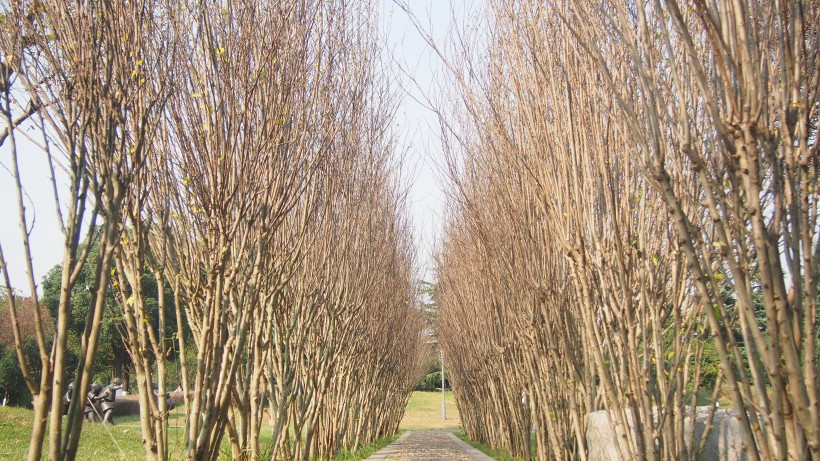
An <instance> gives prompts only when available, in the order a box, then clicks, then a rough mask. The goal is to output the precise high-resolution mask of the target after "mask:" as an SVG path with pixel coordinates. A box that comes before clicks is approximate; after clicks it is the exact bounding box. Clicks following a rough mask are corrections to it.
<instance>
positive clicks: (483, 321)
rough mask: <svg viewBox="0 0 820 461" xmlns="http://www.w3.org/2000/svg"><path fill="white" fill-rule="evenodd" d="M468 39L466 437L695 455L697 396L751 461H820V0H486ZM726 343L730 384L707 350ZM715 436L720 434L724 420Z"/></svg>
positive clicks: (454, 253)
mask: <svg viewBox="0 0 820 461" xmlns="http://www.w3.org/2000/svg"><path fill="white" fill-rule="evenodd" d="M486 11H487V15H486V16H485V18H486V21H487V23H488V24H489V27H488V31H489V32H487V33H486V34H481V33H475V32H471V31H470V30H465V31H464V33H463V35H461V36H460V39H459V40H457V41H454V42H452V43H451V45H452V46H453V48H452V49H451V50H450V51H452V53H449V54H448V53H447V50H442V52H441V54H442V55H444V56H457V57H456V58H452V59H450V60H449V61H448V65H449V69H450V71H451V75H452V76H453V77H454V78H453V82H454V83H453V84H452V85H451V86H450V87H449V92H448V93H447V94H449V95H450V98H449V101H450V102H451V105H445V104H443V105H441V106H440V115H441V121H442V133H443V137H444V140H445V144H446V146H447V148H448V154H449V157H448V158H449V159H450V162H449V165H450V172H451V174H450V176H451V177H452V179H453V190H454V193H453V197H454V199H453V200H452V201H451V208H450V215H449V218H448V223H447V226H446V236H445V238H444V242H443V249H442V254H441V257H440V260H439V265H438V271H439V274H438V275H439V287H438V300H437V301H438V304H439V306H440V325H439V328H440V335H441V338H442V340H441V341H442V347H443V350H444V353H445V355H446V356H447V355H449V356H450V357H451V360H450V364H451V365H450V369H451V378H452V383H453V388H454V390H455V392H456V398H457V400H458V402H459V408H460V411H461V416H462V420H463V423H464V427H465V430H466V431H467V433H468V435H469V436H470V437H471V438H473V439H475V440H480V441H483V442H486V443H489V444H490V445H492V446H495V447H501V448H504V449H507V450H509V451H511V452H512V453H513V454H514V455H517V456H528V455H529V451H530V447H529V445H530V433H531V430H533V429H534V433H535V438H536V445H537V448H536V458H537V459H539V460H546V459H587V456H588V448H589V447H588V445H587V438H586V435H585V431H586V426H587V418H588V414H589V413H590V412H593V411H596V410H601V409H603V410H606V411H607V414H608V416H609V421H610V425H611V426H612V429H613V433H615V435H616V436H615V437H614V441H615V442H614V443H616V444H617V451H618V453H619V455H620V457H621V458H623V459H698V458H699V456H700V455H701V454H702V450H703V445H704V442H705V437H698V438H696V437H695V435H694V434H695V431H694V430H693V429H694V424H695V419H694V418H688V417H687V416H689V415H692V414H694V413H695V411H696V406H697V400H698V392H699V391H701V392H702V393H704V392H712V395H711V401H712V402H713V403H712V404H711V405H710V408H709V411H708V413H707V417H706V421H707V426H711V423H712V421H713V419H712V418H713V416H714V414H715V404H714V402H715V401H716V400H717V396H718V393H719V392H721V389H722V392H723V393H724V396H725V397H726V398H728V399H729V400H731V402H732V409H733V410H734V411H735V412H736V415H737V419H738V422H739V427H740V436H741V437H742V440H743V444H744V445H745V447H746V456H748V459H754V460H757V459H778V460H786V459H794V460H797V459H820V390H819V389H818V388H819V387H820V386H818V384H820V381H819V378H818V359H819V358H820V348H818V343H817V341H818V336H819V335H820V334H819V333H818V332H819V331H820V329H819V328H818V319H817V314H818V305H817V298H818V273H820V263H818V260H819V259H820V246H818V234H817V231H818V223H819V222H820V221H818V201H820V193H819V192H818V181H817V175H818V173H820V160H819V159H820V157H818V145H820V143H818V139H817V135H818V116H819V115H820V114H819V113H818V111H820V103H818V88H820V69H818V52H820V43H818V40H820V5H818V3H817V2H810V1H799V0H792V1H786V0H783V1H780V0H775V1H755V0H730V1H708V0H703V1H682V0H669V1H663V2H662V1H658V0H639V1H622V0H597V1H586V0H583V1H582V0H557V1H549V2H544V1H529V0H519V1H514V2H507V1H491V2H489V5H488V8H487V10H486ZM707 346H708V347H711V348H713V349H714V350H716V351H717V355H718V357H719V365H720V372H719V376H718V385H717V386H714V390H711V389H708V390H707V389H702V383H703V354H704V350H705V348H706V347H707ZM707 428H708V427H707Z"/></svg>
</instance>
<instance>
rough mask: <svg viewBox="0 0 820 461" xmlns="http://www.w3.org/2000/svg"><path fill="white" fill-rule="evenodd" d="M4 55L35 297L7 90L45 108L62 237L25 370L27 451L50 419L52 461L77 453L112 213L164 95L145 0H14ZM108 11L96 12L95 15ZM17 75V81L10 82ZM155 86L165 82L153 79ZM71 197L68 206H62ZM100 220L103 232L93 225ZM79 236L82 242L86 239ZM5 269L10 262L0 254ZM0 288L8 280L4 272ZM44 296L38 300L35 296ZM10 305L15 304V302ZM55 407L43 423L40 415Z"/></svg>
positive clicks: (114, 236) (33, 453) (113, 241)
mask: <svg viewBox="0 0 820 461" xmlns="http://www.w3.org/2000/svg"><path fill="white" fill-rule="evenodd" d="M3 13H4V23H5V32H4V34H3V39H2V40H3V43H2V48H3V55H4V58H5V62H6V64H7V66H5V67H4V69H5V75H6V81H5V83H6V85H5V87H4V89H5V92H6V100H5V101H6V109H8V110H6V118H7V130H6V133H7V134H8V137H9V139H10V143H11V149H12V157H13V163H14V165H15V166H14V170H15V177H16V178H17V189H18V191H19V193H18V203H19V209H20V223H21V230H22V232H23V238H22V242H23V246H24V247H25V248H26V254H27V261H28V263H27V264H28V267H27V272H28V275H29V285H30V287H29V289H30V290H31V292H32V294H33V296H35V297H36V296H37V295H36V292H37V285H36V282H35V280H34V270H33V267H32V261H31V252H30V248H29V242H28V238H27V235H28V232H29V229H28V228H27V226H28V224H27V222H28V219H27V214H26V210H25V207H24V202H23V198H22V193H23V185H22V184H21V182H20V176H19V172H18V169H17V161H16V159H17V155H18V154H17V145H16V144H17V143H16V139H15V130H14V128H15V127H16V126H17V125H18V124H19V122H18V121H17V120H19V118H18V119H17V120H13V119H12V117H11V115H12V114H11V108H12V105H11V104H12V103H11V96H10V94H11V91H12V87H13V86H15V85H19V88H21V90H23V91H25V93H27V94H28V96H29V98H30V100H31V101H32V104H33V105H34V106H36V107H38V108H40V112H39V114H40V122H41V123H40V128H41V130H42V132H43V136H44V139H43V148H44V150H45V154H46V156H47V157H48V159H49V165H50V167H51V175H52V184H53V189H54V194H55V205H56V209H57V213H58V216H59V222H60V225H61V231H62V232H63V235H64V236H65V243H64V257H63V264H62V278H61V296H60V302H59V307H58V312H57V318H56V322H57V326H56V331H55V334H54V339H53V343H52V346H51V347H50V349H49V348H47V344H46V341H45V338H44V335H43V334H42V331H43V328H44V327H43V325H42V320H40V319H38V320H37V324H38V328H37V329H38V333H37V335H36V336H37V342H38V348H39V351H40V356H41V359H42V363H43V370H42V373H41V379H40V382H39V383H35V382H34V381H33V380H32V379H31V370H30V369H29V368H28V365H27V364H25V363H24V361H23V360H22V358H21V367H22V368H24V369H26V371H25V372H24V374H25V375H26V376H27V383H28V385H29V389H30V390H31V392H32V395H33V396H34V406H35V418H34V425H33V430H32V437H31V443H30V446H29V459H40V454H41V450H42V442H43V439H44V436H45V427H46V424H47V422H48V424H49V434H50V435H49V443H48V453H49V458H50V459H63V458H68V459H73V458H74V456H75V454H76V450H77V444H78V442H79V435H80V431H81V428H82V424H81V419H80V418H81V414H82V408H83V405H82V404H81V401H82V399H80V398H79V396H80V395H85V392H86V390H87V388H88V385H89V384H90V381H91V366H92V363H93V362H94V359H95V356H96V351H97V343H98V340H99V334H100V323H101V322H100V320H101V319H102V315H103V309H104V307H105V293H106V290H107V288H108V285H109V280H110V276H111V275H110V271H109V269H110V264H111V261H112V256H113V253H114V248H115V247H116V245H117V244H118V241H119V236H120V230H119V225H118V221H119V216H120V214H121V205H122V201H123V197H124V194H125V190H126V189H127V188H128V185H129V184H130V182H131V179H132V177H133V175H134V174H136V173H137V172H138V171H140V169H141V168H142V167H143V165H144V158H145V155H144V154H145V147H146V145H147V141H146V138H147V136H149V135H150V133H151V131H152V129H153V127H154V124H155V122H156V120H157V114H158V113H159V112H160V110H161V101H162V95H161V94H159V93H157V92H155V91H154V89H155V86H154V85H153V84H151V85H146V77H147V73H146V72H145V70H144V69H143V67H142V65H143V61H142V59H143V57H142V53H144V52H146V49H147V48H148V47H150V46H152V42H151V40H150V39H149V36H150V33H151V30H152V25H153V22H152V20H153V10H152V5H150V4H141V3H129V4H114V3H109V2H103V3H99V4H92V5H87V4H85V3H82V2H69V3H64V2H56V3H42V2H34V3H30V4H28V5H23V4H13V5H10V6H9V7H8V8H6V9H5V10H4V12H3ZM103 18H104V19H105V20H102V19H103ZM12 74H15V75H16V76H17V80H16V83H15V82H12V81H11V77H12ZM160 86H161V85H160ZM55 165H56V166H57V168H61V169H63V170H65V171H66V172H67V176H68V179H69V187H68V193H67V194H68V196H67V197H64V196H62V195H61V194H63V191H64V189H63V187H61V185H60V184H58V180H57V179H56V175H55ZM64 203H67V204H68V205H67V208H63V204H64ZM98 218H101V219H102V223H101V231H100V233H99V234H96V233H95V231H94V229H95V228H96V225H97V219H98ZM95 235H99V236H100V242H99V245H100V252H99V256H98V257H97V259H96V260H95V261H87V256H88V250H89V248H90V247H91V245H89V244H88V243H89V242H90V239H92V238H94V236H95ZM81 239H85V244H84V245H81V244H80V241H81ZM87 262H90V263H92V264H93V265H94V267H95V275H94V286H92V287H89V289H90V290H91V292H92V306H91V308H90V309H89V311H88V312H89V314H88V317H87V319H86V327H85V331H84V333H83V335H82V337H81V353H80V362H79V366H78V369H77V370H76V374H75V381H76V383H77V385H76V386H75V387H74V394H73V398H72V405H71V407H70V409H69V412H68V417H67V419H66V421H67V425H66V429H65V431H63V425H62V423H63V419H62V417H61V411H62V409H61V406H60V405H52V403H54V402H58V401H60V399H61V397H62V394H63V392H64V385H65V381H66V372H67V371H66V370H65V358H66V350H67V343H66V339H67V328H68V321H69V319H70V317H71V316H72V311H73V306H72V305H71V299H70V293H71V289H72V286H73V285H74V284H75V283H76V280H77V277H78V275H79V273H80V270H81V269H82V268H83V266H84V265H85V264H86V263H87ZM3 266H4V273H7V271H6V270H5V262H4V263H3ZM6 285H7V289H11V287H9V286H8V285H9V282H8V279H7V280H6ZM37 303H38V304H39V301H37ZM10 308H11V310H12V312H13V311H14V310H15V307H14V305H13V302H12V303H11V304H10ZM49 408H50V414H51V417H50V420H49V419H47V417H46V415H47V413H48V412H49Z"/></svg>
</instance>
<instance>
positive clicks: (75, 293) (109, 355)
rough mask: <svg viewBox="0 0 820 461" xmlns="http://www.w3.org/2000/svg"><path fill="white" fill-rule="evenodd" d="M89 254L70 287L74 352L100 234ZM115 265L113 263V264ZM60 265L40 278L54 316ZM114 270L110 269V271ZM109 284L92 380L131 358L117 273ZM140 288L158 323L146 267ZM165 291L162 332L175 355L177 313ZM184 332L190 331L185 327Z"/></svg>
mask: <svg viewBox="0 0 820 461" xmlns="http://www.w3.org/2000/svg"><path fill="white" fill-rule="evenodd" d="M91 245H92V247H91V250H90V251H89V255H88V263H87V264H86V265H85V266H84V267H83V269H82V271H81V272H80V276H79V278H78V279H77V284H76V285H75V286H74V288H73V289H72V291H71V306H72V315H71V318H70V319H69V339H68V341H69V349H70V350H71V351H72V352H73V353H74V354H77V353H78V352H79V350H80V342H79V338H80V337H81V336H82V334H83V330H84V329H85V324H86V319H87V317H88V311H89V308H90V306H91V303H92V301H93V290H94V280H95V273H96V269H97V259H98V257H99V251H100V247H99V238H95V239H94V240H93V241H92V243H91ZM112 267H114V264H112ZM61 273H62V266H61V265H59V264H58V265H56V266H54V267H53V268H52V269H51V270H50V271H49V272H48V274H46V276H45V277H44V279H43V297H42V303H43V305H44V306H46V308H47V309H48V310H49V312H50V313H51V315H52V316H53V317H54V318H56V316H57V310H58V308H59V304H60V288H61V283H60V277H61ZM112 273H113V272H112ZM109 283H110V286H109V287H108V290H107V292H106V298H105V312H104V314H103V323H102V330H101V332H100V343H99V346H98V347H99V348H98V350H97V360H96V362H95V364H94V380H96V381H98V382H100V383H105V382H108V381H110V380H111V379H112V377H113V375H119V374H120V372H121V370H122V368H123V367H128V366H129V364H130V363H131V358H130V356H129V354H128V350H127V348H126V343H125V341H124V340H123V327H124V325H123V320H122V309H121V306H120V303H119V301H118V299H117V297H118V294H119V287H118V286H117V283H118V281H117V277H116V276H115V277H112V278H111V280H110V282H109ZM142 289H143V292H144V293H145V296H146V300H145V306H146V309H147V311H148V314H149V318H151V319H152V322H151V323H152V324H153V325H159V302H158V301H157V299H158V298H159V287H158V285H157V281H156V279H155V278H154V276H153V274H151V272H150V271H148V270H147V269H146V270H145V271H143V274H142ZM162 289H163V290H164V294H165V302H166V309H165V321H166V324H165V336H166V338H169V340H168V342H167V344H166V345H165V346H166V348H167V349H168V355H169V358H171V359H173V358H174V354H173V351H174V348H173V346H172V344H171V342H172V341H171V339H170V338H172V337H173V336H174V334H175V333H176V331H177V325H176V314H175V313H174V294H173V290H172V289H171V287H170V285H168V284H165V286H164V287H162ZM186 334H190V333H189V332H187V331H186ZM75 367H76V362H74V364H70V365H69V367H68V369H67V370H66V371H67V372H68V373H69V375H73V373H74V370H75Z"/></svg>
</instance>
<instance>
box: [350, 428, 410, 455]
mask: <svg viewBox="0 0 820 461" xmlns="http://www.w3.org/2000/svg"><path fill="white" fill-rule="evenodd" d="M402 432H403V431H399V433H398V434H396V435H393V436H390V437H385V438H383V439H379V440H377V441H375V442H373V443H371V444H369V445H364V446H362V447H360V448H359V449H358V450H356V451H353V452H349V451H343V452H341V453H339V454H338V455H336V457H335V458H334V460H336V461H361V460H363V459H365V458H367V457H369V456H371V455H374V454H375V453H376V452H377V451H379V450H381V449H382V448H384V447H386V446H388V445H390V444H391V443H393V442H394V441H395V440H396V439H397V438H399V436H400V435H401V433H402Z"/></svg>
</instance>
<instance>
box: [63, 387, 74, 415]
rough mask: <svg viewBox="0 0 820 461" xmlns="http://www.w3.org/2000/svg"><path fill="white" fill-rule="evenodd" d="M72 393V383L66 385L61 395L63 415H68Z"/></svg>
mask: <svg viewBox="0 0 820 461" xmlns="http://www.w3.org/2000/svg"><path fill="white" fill-rule="evenodd" d="M72 392H74V381H71V382H70V383H68V387H66V391H65V395H63V414H64V415H67V414H68V407H69V406H70V405H71V393H72Z"/></svg>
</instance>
